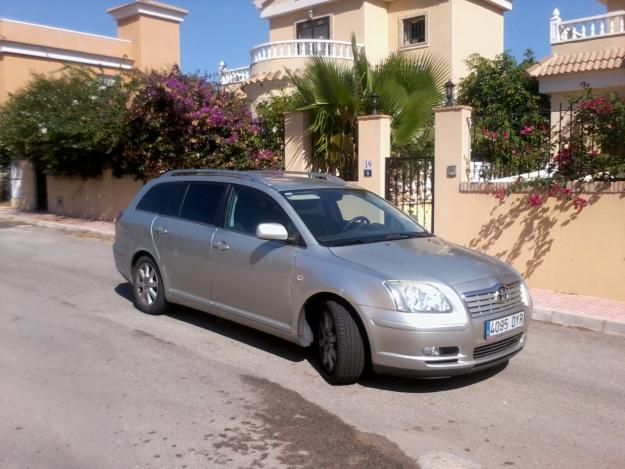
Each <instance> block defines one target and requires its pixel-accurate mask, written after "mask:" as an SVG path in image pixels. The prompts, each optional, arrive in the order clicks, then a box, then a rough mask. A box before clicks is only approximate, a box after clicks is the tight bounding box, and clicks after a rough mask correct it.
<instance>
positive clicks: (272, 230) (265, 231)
mask: <svg viewBox="0 0 625 469" xmlns="http://www.w3.org/2000/svg"><path fill="white" fill-rule="evenodd" d="M256 237H257V238H259V239H266V240H268V241H287V240H288V239H289V233H288V232H287V231H286V228H285V227H284V226H283V225H281V224H280V223H261V224H260V225H258V226H257V227H256Z"/></svg>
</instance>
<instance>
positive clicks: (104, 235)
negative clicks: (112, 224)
mask: <svg viewBox="0 0 625 469" xmlns="http://www.w3.org/2000/svg"><path fill="white" fill-rule="evenodd" d="M0 219H4V220H9V221H18V222H20V223H25V224H27V225H33V226H41V227H44V228H52V229H55V230H61V231H66V232H68V233H79V234H88V235H92V236H96V237H98V238H100V239H105V240H107V241H114V240H115V235H114V234H112V233H108V232H106V231H101V230H98V229H95V228H88V227H82V226H72V225H66V224H64V223H58V222H54V221H45V220H33V219H32V218H30V217H22V216H20V215H14V214H10V215H7V216H2V215H1V214H0Z"/></svg>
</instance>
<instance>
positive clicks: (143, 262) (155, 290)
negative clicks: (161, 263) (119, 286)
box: [132, 256, 169, 315]
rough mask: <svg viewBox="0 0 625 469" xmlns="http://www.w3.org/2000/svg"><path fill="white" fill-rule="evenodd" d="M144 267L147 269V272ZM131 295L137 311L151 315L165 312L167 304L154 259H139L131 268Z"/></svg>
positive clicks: (159, 273)
mask: <svg viewBox="0 0 625 469" xmlns="http://www.w3.org/2000/svg"><path fill="white" fill-rule="evenodd" d="M146 266H148V267H149V270H147V271H146ZM146 274H147V280H145V279H146ZM132 294H133V300H134V305H135V307H136V308H137V309H138V310H140V311H143V312H144V313H146V314H153V315H159V314H163V313H165V312H167V309H168V307H169V304H168V303H167V300H166V299H165V290H164V288H163V279H162V278H161V272H160V271H159V270H158V266H157V265H156V262H154V259H152V258H151V257H149V256H142V257H140V258H139V259H138V260H137V262H135V265H134V266H132Z"/></svg>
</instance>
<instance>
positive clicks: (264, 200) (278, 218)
mask: <svg viewBox="0 0 625 469" xmlns="http://www.w3.org/2000/svg"><path fill="white" fill-rule="evenodd" d="M261 223H280V224H281V225H284V227H285V228H286V229H287V231H288V232H289V233H293V232H294V231H295V227H294V226H293V223H292V222H291V220H290V219H289V217H288V215H287V214H286V213H285V212H284V210H283V209H282V207H280V205H278V203H277V202H276V201H275V200H273V199H272V198H271V197H270V196H268V195H267V194H265V193H264V192H262V191H259V190H256V189H252V188H250V187H245V186H234V188H233V193H232V197H231V199H230V207H229V209H228V214H227V216H226V224H225V227H226V228H229V229H232V230H235V231H239V232H241V233H245V234H248V235H251V236H256V228H257V227H258V225H260V224H261Z"/></svg>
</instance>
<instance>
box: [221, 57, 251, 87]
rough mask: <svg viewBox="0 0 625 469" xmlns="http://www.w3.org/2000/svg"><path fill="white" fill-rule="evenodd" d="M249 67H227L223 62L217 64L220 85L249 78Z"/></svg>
mask: <svg viewBox="0 0 625 469" xmlns="http://www.w3.org/2000/svg"><path fill="white" fill-rule="evenodd" d="M249 78H250V67H239V68H227V67H226V64H225V63H223V62H222V63H221V64H220V65H219V81H220V83H221V84H222V85H232V84H235V83H241V82H242V81H245V80H249Z"/></svg>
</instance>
